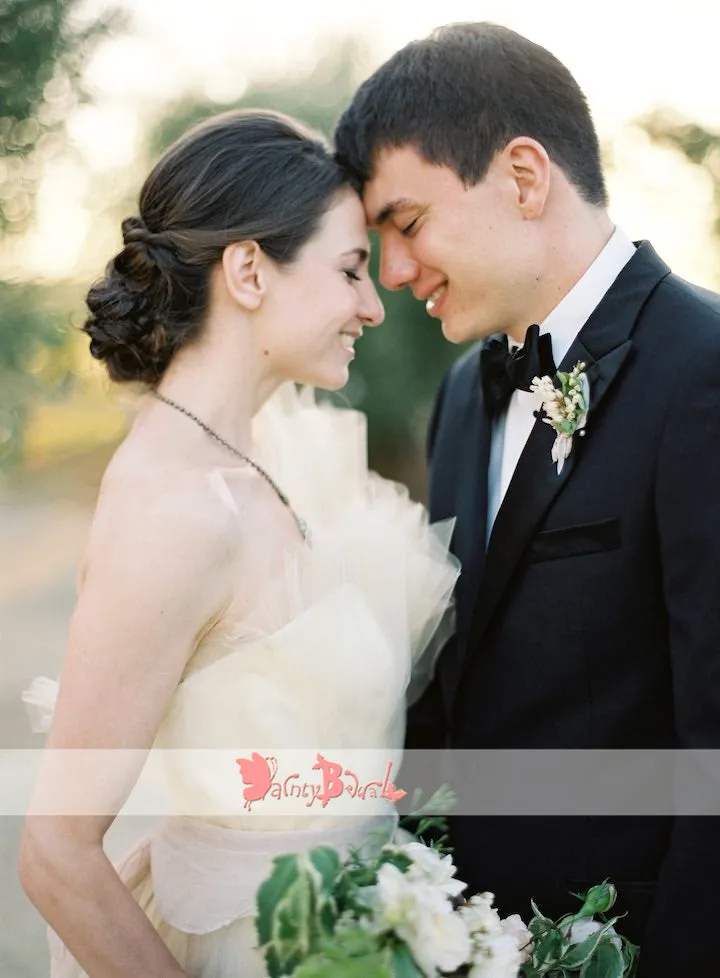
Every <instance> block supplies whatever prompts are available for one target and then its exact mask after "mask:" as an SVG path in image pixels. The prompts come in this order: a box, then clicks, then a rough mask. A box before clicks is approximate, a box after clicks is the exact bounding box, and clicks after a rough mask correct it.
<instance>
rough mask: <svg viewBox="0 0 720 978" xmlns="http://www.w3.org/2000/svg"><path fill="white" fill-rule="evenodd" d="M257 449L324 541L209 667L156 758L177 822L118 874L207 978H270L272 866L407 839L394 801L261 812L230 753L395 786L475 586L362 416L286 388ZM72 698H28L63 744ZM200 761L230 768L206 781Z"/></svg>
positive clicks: (60, 974) (75, 971)
mask: <svg viewBox="0 0 720 978" xmlns="http://www.w3.org/2000/svg"><path fill="white" fill-rule="evenodd" d="M254 440H255V455H256V457H257V458H258V460H259V461H261V463H262V464H263V465H264V466H265V467H266V468H267V470H268V471H269V472H270V474H271V475H272V476H273V478H274V479H276V480H277V482H278V484H279V485H280V486H281V487H282V488H283V489H284V491H285V492H286V493H287V494H288V496H289V497H290V499H291V500H292V503H293V507H294V509H295V510H296V511H297V512H298V513H299V514H300V515H301V516H302V517H303V518H305V519H306V520H307V522H308V524H309V526H310V530H311V541H310V544H309V545H306V546H304V547H303V548H302V549H301V550H299V551H296V552H293V553H292V554H288V555H287V557H286V561H285V569H284V573H283V574H282V575H280V577H279V578H278V579H277V580H276V581H275V582H274V584H273V585H272V586H270V587H268V588H267V590H266V592H265V593H264V595H263V599H262V601H261V602H260V603H259V604H258V605H257V606H256V607H255V609H254V610H253V611H252V613H251V614H250V615H249V616H248V617H247V618H246V619H245V620H243V621H226V622H223V623H222V625H221V627H218V628H215V629H213V630H212V632H211V633H210V634H209V635H208V637H207V638H206V639H205V640H204V641H203V642H201V644H200V645H199V646H198V648H197V649H196V650H195V652H194V654H193V656H192V658H191V660H190V662H189V663H188V667H187V669H186V671H185V674H184V678H183V681H182V682H181V683H180V685H179V686H178V688H177V690H176V691H175V694H174V696H173V698H172V700H171V702H170V704H169V706H168V709H167V712H166V715H165V717H164V719H163V721H162V724H161V727H160V729H159V731H158V734H157V739H156V743H155V746H156V748H159V749H162V752H163V757H164V758H166V759H167V760H166V763H165V768H166V775H167V778H168V783H169V786H170V790H171V793H172V798H173V808H174V810H175V811H177V815H173V816H171V817H170V818H167V819H165V820H164V821H163V822H162V823H161V824H160V825H159V826H158V828H157V830H156V831H155V833H154V834H153V836H152V838H148V839H144V840H142V841H141V842H139V843H138V844H137V845H136V846H135V847H134V848H133V849H132V851H131V852H129V853H128V854H127V855H126V857H125V858H124V859H123V860H122V861H121V863H119V864H117V869H118V872H119V873H120V875H121V877H122V879H123V880H124V882H125V884H126V885H127V886H128V888H129V889H130V890H131V892H132V893H133V895H134V897H135V899H136V900H137V901H138V903H139V905H140V906H141V907H142V909H143V910H144V911H145V913H146V914H147V915H148V916H149V918H150V919H151V921H152V922H153V924H154V925H155V927H156V928H157V930H158V932H159V934H160V936H161V937H162V938H163V940H164V941H165V942H166V944H167V945H168V947H169V948H170V950H171V952H172V953H173V955H174V956H175V957H176V958H177V960H178V961H179V962H180V964H181V965H182V966H183V968H184V969H185V970H186V972H187V973H188V975H190V976H192V978H239V976H243V978H254V976H256V975H257V976H261V975H265V969H264V966H263V961H262V957H261V955H260V952H259V951H258V950H257V948H256V934H255V923H254V907H255V894H256V890H257V887H258V885H259V883H260V882H261V881H262V880H263V879H264V878H265V877H266V876H267V874H268V872H269V871H270V868H271V863H272V858H273V856H275V855H279V854H281V853H283V852H299V851H306V850H307V849H309V848H312V847H313V846H315V845H320V844H330V845H337V846H338V847H339V848H340V849H342V850H347V847H348V846H350V845H353V846H357V845H361V844H362V843H363V841H364V840H365V841H367V840H368V839H369V840H370V842H372V841H373V840H374V841H375V842H377V840H378V839H382V838H385V839H387V838H388V837H389V836H390V835H391V834H392V831H393V828H394V826H395V823H396V816H395V813H394V809H393V806H392V804H391V802H389V801H387V800H384V799H376V800H375V801H374V802H372V803H369V802H370V801H371V799H367V798H366V799H365V800H364V802H362V803H361V802H360V800H359V799H358V798H355V799H354V801H351V800H349V799H345V798H343V799H337V800H336V801H337V803H335V802H334V801H333V802H330V803H329V804H328V805H327V807H326V808H322V807H321V806H320V805H317V806H316V805H312V806H310V807H308V805H307V804H306V801H305V800H304V799H299V798H295V799H294V800H288V799H286V800H285V801H284V803H283V804H280V803H279V801H278V804H277V805H274V804H273V800H272V799H271V798H266V799H264V800H263V801H262V803H261V804H258V805H255V806H254V808H253V806H251V810H250V811H248V809H247V807H246V805H245V803H244V802H243V799H242V797H241V795H240V794H239V792H238V783H237V781H236V780H235V781H233V780H232V779H231V778H229V777H228V774H227V768H226V767H225V766H224V764H223V760H222V759H223V757H224V754H223V751H222V750H220V749H232V750H237V751H243V752H244V754H245V756H248V757H249V756H250V753H249V752H251V751H259V753H260V754H261V755H263V756H267V754H268V752H273V751H275V752H277V757H278V759H279V760H280V761H281V760H282V758H283V756H284V755H283V751H300V753H301V756H305V753H306V754H307V756H308V757H311V756H312V757H315V755H316V753H317V752H320V751H322V752H324V753H327V756H328V757H329V758H333V759H338V760H339V761H340V762H341V763H343V764H347V763H349V762H348V761H347V757H348V756H350V757H352V758H353V760H352V763H353V764H354V765H356V768H357V773H358V777H359V778H360V780H361V781H362V776H363V771H362V770H361V769H362V767H363V764H366V765H367V767H368V772H369V771H370V769H371V768H372V758H378V757H385V758H387V759H388V760H390V759H392V760H393V761H394V762H395V767H394V769H393V775H395V774H396V773H397V769H398V764H399V761H400V757H401V748H402V741H403V736H404V716H405V708H406V704H407V702H408V700H412V699H414V698H415V697H416V696H417V695H419V693H420V691H421V690H422V689H423V688H424V686H425V685H426V683H427V682H428V681H429V678H430V676H431V674H432V670H433V666H434V658H435V656H436V654H437V652H438V651H439V649H440V648H441V647H442V644H443V643H444V641H445V639H446V638H447V637H448V636H449V634H450V631H451V629H452V614H451V593H452V589H453V586H454V584H455V581H456V579H457V576H458V573H459V567H458V565H457V562H456V561H455V560H454V558H453V557H452V556H451V555H449V553H448V545H449V539H450V534H451V531H452V525H451V524H450V523H446V524H441V525H438V526H434V527H430V526H429V525H428V523H427V516H426V512H425V510H424V509H423V507H422V506H420V505H419V504H417V503H414V502H412V501H411V500H410V499H409V497H408V494H407V491H406V490H405V488H404V487H401V486H399V485H397V484H395V483H392V482H389V481H387V480H384V479H381V478H380V477H379V476H377V475H375V474H374V473H371V472H369V471H368V468H367V461H366V430H365V418H364V416H363V415H361V414H359V413H358V412H355V411H351V410H345V409H337V408H334V407H331V406H329V405H317V404H316V403H315V399H314V394H313V392H312V391H310V390H305V391H303V392H300V393H299V392H297V390H296V388H295V386H294V385H285V386H284V387H282V388H281V389H280V390H278V392H277V393H276V394H275V395H274V396H273V397H272V398H271V399H270V400H269V401H268V403H267V404H266V405H265V406H264V407H263V409H262V410H261V412H260V413H259V414H258V416H257V418H256V419H255V429H254ZM56 692H57V685H56V684H54V683H53V682H52V681H51V680H47V679H45V678H44V677H42V678H39V679H36V680H34V682H33V683H32V685H31V686H30V688H29V689H28V690H26V692H25V693H24V694H23V699H24V700H25V702H26V705H27V707H28V710H29V711H30V713H31V719H32V722H33V726H34V729H36V730H47V729H48V726H49V722H50V717H51V714H52V708H53V703H54V699H55V695H56ZM197 748H212V749H214V750H209V751H208V752H207V756H204V758H203V762H202V763H198V761H197V759H196V758H193V754H192V751H193V750H194V749H197ZM303 752H304V753H303ZM343 752H348V753H343ZM307 773H308V774H309V773H310V772H309V771H308V772H307ZM378 828H379V829H380V831H379V832H375V831H371V830H377V829H378ZM50 944H51V958H52V967H51V978H83V976H84V972H83V971H82V970H81V969H80V967H79V966H78V965H77V964H76V962H75V961H74V959H73V958H72V957H71V955H70V954H69V952H68V951H67V950H66V949H65V948H64V946H63V945H62V944H61V942H60V941H59V939H58V938H57V936H56V935H55V934H54V933H53V932H52V931H51V932H50Z"/></svg>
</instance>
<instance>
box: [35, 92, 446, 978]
mask: <svg viewBox="0 0 720 978" xmlns="http://www.w3.org/2000/svg"><path fill="white" fill-rule="evenodd" d="M139 210H140V214H139V216H137V217H132V218H128V219H126V220H125V221H124V222H123V227H122V230H123V242H124V247H123V249H122V251H120V253H119V254H118V255H116V257H115V258H114V259H113V260H112V261H111V262H110V264H109V265H108V266H107V269H106V271H105V277H104V278H102V279H101V280H100V281H99V282H97V283H96V284H95V285H94V286H93V287H92V289H91V290H90V292H89V294H88V298H87V304H88V307H89V310H90V315H89V318H88V319H87V321H86V324H85V331H86V332H87V334H88V335H89V337H90V341H91V342H90V352H91V353H92V355H93V356H94V357H95V358H96V359H98V360H101V361H103V362H104V363H105V365H106V368H107V370H108V373H109V375H110V377H111V378H112V379H113V380H115V381H118V382H141V383H142V384H144V385H145V394H146V396H145V397H144V400H143V403H142V405H141V407H140V410H139V412H138V414H137V417H136V420H135V422H134V424H133V427H132V429H131V431H130V433H129V435H128V436H127V438H126V439H125V441H124V442H123V444H122V445H121V446H120V448H119V449H118V451H117V453H116V454H115V456H114V458H113V459H112V461H111V463H110V465H109V467H108V470H107V472H106V473H105V476H104V478H103V482H102V487H101V491H100V495H99V500H98V504H97V510H96V513H95V517H94V521H93V525H92V529H91V533H90V539H89V543H88V547H87V552H86V555H85V558H84V561H83V564H82V567H81V569H80V573H79V588H78V600H77V606H76V609H75V612H74V615H73V619H72V624H71V629H70V638H69V647H68V651H67V657H66V660H65V663H64V667H63V672H62V679H61V682H60V684H59V688H57V687H55V688H53V686H52V684H49V683H48V682H47V681H45V683H44V684H40V686H39V687H37V688H36V689H35V694H34V695H33V691H32V689H31V691H30V695H29V696H28V697H27V698H28V699H29V700H32V701H33V702H34V703H35V706H36V707H40V708H41V710H44V711H45V712H46V714H47V715H48V716H49V715H50V714H52V726H51V728H50V733H49V737H48V743H47V746H48V747H49V748H53V749H61V750H63V749H65V750H78V749H80V750H82V749H85V750H86V751H88V752H89V751H90V750H102V751H105V750H125V751H130V752H131V753H132V752H138V753H143V752H147V751H148V750H150V748H162V749H163V751H162V752H164V753H165V754H167V755H168V756H170V757H171V763H170V765H169V774H168V778H169V781H170V785H171V789H172V793H173V798H174V802H175V803H176V814H174V815H172V816H171V817H169V818H167V819H165V820H164V821H162V822H160V823H159V825H158V827H157V829H156V831H154V832H153V834H152V837H151V838H146V839H143V840H141V842H140V843H138V845H136V846H135V847H134V848H133V849H132V851H131V852H129V853H128V854H127V855H126V857H125V858H124V859H123V860H122V861H121V862H120V863H118V864H117V865H113V864H112V863H111V862H110V861H109V859H108V858H107V856H106V855H105V852H104V849H103V840H104V836H105V834H106V832H107V831H108V829H109V827H110V825H111V824H112V821H113V814H107V813H106V814H100V813H90V814H74V815H73V816H72V817H67V813H65V814H62V813H60V814H56V815H44V816H39V815H29V816H28V818H27V820H26V825H25V830H24V835H23V841H22V846H21V856H20V866H19V871H20V878H21V882H22V885H23V887H24V889H25V891H26V893H27V894H28V896H29V898H30V899H31V900H32V902H33V903H34V904H35V906H36V907H37V908H38V910H39V911H40V913H41V914H42V915H43V916H44V917H45V918H46V920H47V921H48V923H49V925H50V928H51V929H50V930H49V938H50V947H51V960H52V966H51V974H52V978H80V976H85V975H87V976H90V978H139V976H143V978H145V976H150V975H152V976H153V978H181V976H192V978H237V976H238V975H242V976H244V978H252V976H255V975H258V976H259V975H263V974H265V968H264V963H263V959H262V954H261V952H260V950H259V949H258V948H257V946H256V944H257V939H256V935H255V928H254V921H253V912H254V899H255V892H256V889H257V886H258V884H259V882H260V881H261V880H262V879H263V878H264V876H266V875H267V873H268V871H269V869H270V865H271V860H272V858H273V856H274V855H277V854H280V853H282V852H287V851H303V850H306V849H308V848H310V847H312V846H314V845H317V844H319V843H321V842H324V841H325V842H329V843H332V844H336V845H339V846H340V847H342V846H347V845H350V844H358V843H359V842H360V841H361V840H362V838H364V836H365V833H366V832H367V830H368V824H367V823H368V822H371V821H373V819H371V818H365V817H363V815H362V813H360V812H359V810H355V812H354V814H352V815H351V816H350V817H348V816H347V815H346V814H345V809H342V808H341V806H338V809H337V814H333V806H332V805H328V806H327V808H326V809H325V808H322V809H320V808H319V807H318V808H315V807H307V806H306V805H305V803H304V802H303V804H302V807H301V808H300V806H296V810H295V811H294V812H293V811H287V810H285V809H283V812H284V813H283V814H278V812H279V811H280V809H277V810H276V813H275V814H274V815H273V814H271V812H272V806H271V802H270V800H269V799H266V800H265V802H264V804H265V808H264V809H262V811H261V812H260V814H258V808H257V806H255V810H253V811H252V812H250V811H248V807H249V806H247V805H245V806H244V807H243V805H242V803H241V804H239V805H236V804H235V801H236V799H237V798H240V801H241V802H242V799H241V797H240V794H239V793H238V781H237V772H235V775H234V777H235V780H234V781H233V782H232V785H231V784H230V777H229V776H226V773H225V770H224V769H223V770H222V771H221V770H220V767H219V766H218V765H219V762H218V764H216V763H215V761H214V760H212V759H211V760H210V761H208V762H207V763H206V762H205V761H203V762H202V764H201V763H193V761H192V760H187V758H188V756H189V755H191V754H192V750H193V749H194V748H212V749H213V751H210V754H211V755H212V758H215V756H216V753H217V752H218V750H219V749H221V748H222V749H232V750H235V751H236V752H237V750H238V749H242V750H248V751H260V752H261V754H262V752H263V751H265V750H270V751H274V752H276V755H277V757H281V755H282V751H283V750H285V749H296V748H301V749H307V750H308V751H309V752H310V755H311V756H312V757H315V756H316V755H317V753H318V752H319V751H320V750H322V751H332V750H335V751H336V753H337V752H338V751H343V750H347V751H350V752H352V751H354V750H356V749H357V750H365V749H373V750H374V751H377V750H379V751H385V752H386V754H387V753H388V752H390V753H392V752H393V751H396V752H397V751H399V750H400V748H401V745H402V740H403V725H404V709H405V702H406V700H407V699H408V696H409V695H410V690H409V686H410V684H411V680H412V683H413V684H416V683H417V682H418V681H420V682H422V676H421V677H420V679H419V680H418V674H419V673H421V674H424V675H425V677H427V673H428V671H429V669H430V668H431V665H428V664H427V662H428V660H429V659H430V658H431V656H430V655H428V654H427V652H428V649H429V641H430V639H431V637H432V636H433V633H434V632H436V630H437V627H438V623H439V622H440V620H441V618H442V616H443V612H444V611H445V610H446V608H447V606H448V603H449V599H450V593H451V591H452V587H453V585H454V582H455V580H456V577H457V573H458V569H457V566H456V565H455V563H454V562H453V559H452V558H451V557H449V556H448V552H447V543H448V539H447V537H448V527H440V528H432V529H431V528H430V527H429V526H428V525H427V521H426V516H425V512H424V510H422V508H421V507H420V506H419V505H417V504H415V503H412V502H411V501H410V500H409V499H408V497H407V493H406V492H405V491H404V490H403V489H402V488H401V487H398V486H397V485H395V484H392V483H389V482H387V481H385V480H382V479H380V478H379V477H378V476H375V475H373V474H372V473H369V472H368V471H367V466H366V462H365V435H364V419H363V418H362V416H360V415H359V414H357V413H356V412H353V411H349V410H337V409H334V408H331V407H329V406H322V405H316V404H315V401H314V398H313V396H312V392H311V391H309V390H307V389H306V390H304V391H303V392H302V393H298V392H297V389H296V387H295V384H294V383H293V382H299V383H301V384H303V385H308V387H310V388H312V387H319V388H323V389H327V390H338V389H340V388H341V387H343V385H344V384H345V383H346V382H347V379H348V368H349V365H350V363H351V361H352V359H353V357H354V355H355V354H354V345H355V343H356V342H357V341H358V340H359V339H360V337H361V336H362V333H363V329H364V327H366V326H377V325H379V324H380V323H381V321H382V319H383V309H382V305H381V302H380V300H379V298H378V295H377V293H376V291H375V288H374V286H373V284H372V282H371V280H370V278H369V276H368V268H367V263H368V250H369V244H368V238H367V234H366V230H365V224H364V218H363V210H362V207H361V204H360V201H359V199H358V197H357V195H356V193H355V191H354V190H353V189H352V187H351V186H350V184H349V183H348V182H347V178H346V177H345V175H344V174H343V172H342V171H341V170H340V169H339V168H338V167H337V165H336V163H335V162H334V160H333V158H332V156H331V154H330V153H329V151H328V149H327V147H326V146H325V144H324V143H323V141H322V139H321V138H320V137H319V136H317V135H316V134H315V133H313V132H311V131H309V130H307V129H306V128H305V127H304V126H302V125H301V124H299V123H297V122H295V121H293V120H291V119H289V118H287V117H285V116H281V115H279V114H277V113H271V112H258V111H242V112H232V113H228V114H225V115H222V116H219V117H216V118H214V119H211V120H209V121H208V122H206V123H204V124H202V125H200V126H198V127H196V128H194V129H193V130H191V131H190V132H189V133H187V134H186V135H185V136H184V137H183V138H182V139H180V140H179V141H178V142H177V143H176V144H175V145H174V146H173V147H171V148H170V149H169V150H168V152H167V153H166V154H165V155H164V156H163V158H162V159H161V160H160V161H159V163H158V164H157V165H156V166H155V168H154V169H153V170H152V172H151V173H150V175H149V177H148V178H147V180H146V182H145V184H144V187H143V189H142V193H141V196H140V207H139ZM436 637H437V636H436ZM423 651H425V652H426V655H425V656H424V657H423V659H422V660H421V659H420V654H421V652H423ZM411 674H412V675H411ZM38 690H39V693H38ZM48 722H49V721H48ZM188 752H189V753H188ZM49 753H52V752H49ZM220 754H222V751H220ZM223 756H224V755H223ZM234 756H237V753H236V754H235V755H234ZM328 756H329V755H328ZM338 759H339V760H340V761H341V762H342V757H339V758H338ZM137 773H138V772H137V771H135V772H134V775H133V777H137ZM308 773H309V772H308ZM117 779H118V783H117V784H111V788H112V790H113V791H114V792H115V794H116V795H119V797H120V800H119V804H118V807H121V806H122V804H123V801H124V799H125V798H126V797H127V796H128V794H129V792H130V790H131V788H132V780H133V778H130V779H128V778H127V777H126V772H122V773H120V772H119V773H118V774H117ZM82 787H83V790H85V791H87V792H90V793H91V786H90V785H83V786H82ZM111 793H112V792H111ZM390 807H392V806H390ZM386 824H387V825H389V828H388V832H390V831H392V827H393V826H394V817H393V818H391V819H390V820H389V822H386Z"/></svg>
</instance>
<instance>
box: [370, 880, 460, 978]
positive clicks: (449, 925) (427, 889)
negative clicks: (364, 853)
mask: <svg viewBox="0 0 720 978" xmlns="http://www.w3.org/2000/svg"><path fill="white" fill-rule="evenodd" d="M374 891H375V892H374V902H375V903H376V909H377V911H378V915H377V918H376V925H377V927H378V928H379V929H380V930H392V931H394V932H395V933H396V934H397V936H398V937H399V938H400V940H402V941H404V942H405V943H406V944H407V946H408V948H409V950H410V953H411V954H412V956H413V958H414V959H415V962H416V964H417V966H418V967H419V968H420V969H421V970H422V971H423V973H424V974H426V975H430V976H434V975H436V974H437V972H438V970H439V971H455V970H456V969H457V968H459V967H460V965H462V964H464V963H465V962H466V961H467V960H468V957H469V955H470V949H471V944H470V937H469V935H468V932H467V928H466V926H465V923H464V921H463V919H462V918H461V917H460V915H459V914H457V913H455V912H454V911H453V908H452V904H451V903H450V901H449V900H448V898H447V896H446V895H445V893H444V892H443V889H442V886H436V885H433V884H431V883H428V882H427V880H425V879H420V880H418V879H412V878H411V877H410V874H409V872H408V873H403V872H402V870H400V869H398V868H397V866H393V865H392V864H391V863H386V864H385V865H384V866H381V867H380V870H379V871H378V875H377V885H376V886H375V887H374Z"/></svg>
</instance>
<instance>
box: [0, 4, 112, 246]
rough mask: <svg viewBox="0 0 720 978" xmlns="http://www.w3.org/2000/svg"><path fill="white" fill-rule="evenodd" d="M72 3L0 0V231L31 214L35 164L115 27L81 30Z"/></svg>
mask: <svg viewBox="0 0 720 978" xmlns="http://www.w3.org/2000/svg"><path fill="white" fill-rule="evenodd" d="M78 7H79V3H78V0H0V46H1V47H2V58H1V59H0V232H3V231H6V230H8V229H9V230H13V231H22V230H24V229H25V228H26V227H27V224H28V221H29V220H30V218H31V217H32V212H33V199H34V195H35V191H36V189H37V184H38V180H39V178H40V175H41V169H42V162H43V160H44V159H45V158H47V157H49V156H50V155H51V154H52V153H54V152H56V151H57V149H58V147H59V145H60V141H59V140H58V139H57V138H54V137H57V134H58V132H59V130H60V127H61V126H62V124H63V122H64V121H65V119H66V118H67V116H68V114H69V113H70V111H71V110H72V109H73V108H74V107H75V105H77V104H78V102H79V101H81V100H83V99H84V98H86V93H85V91H84V89H83V87H82V84H81V71H82V69H83V67H84V66H85V65H86V64H87V61H88V58H89V56H90V54H91V53H92V51H93V49H94V47H95V45H96V44H97V42H98V40H99V39H100V38H101V37H103V36H105V35H106V34H107V33H108V32H109V31H110V30H112V29H115V28H117V27H119V26H120V24H121V19H120V17H119V15H118V14H117V13H116V12H113V13H110V14H106V15H105V16H103V17H102V18H100V19H98V20H96V21H94V22H92V23H90V24H88V25H85V26H80V24H79V23H78V22H77V20H76V13H77V8H78Z"/></svg>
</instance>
